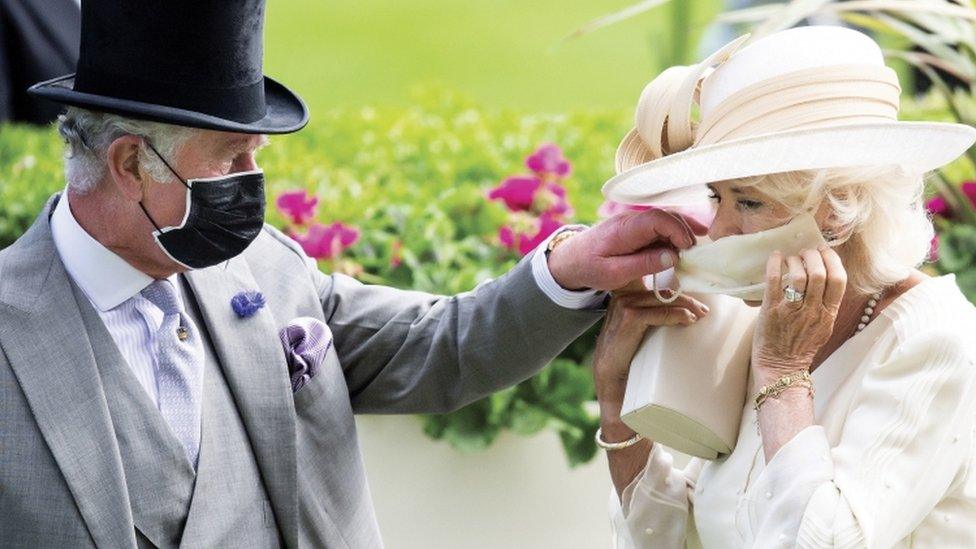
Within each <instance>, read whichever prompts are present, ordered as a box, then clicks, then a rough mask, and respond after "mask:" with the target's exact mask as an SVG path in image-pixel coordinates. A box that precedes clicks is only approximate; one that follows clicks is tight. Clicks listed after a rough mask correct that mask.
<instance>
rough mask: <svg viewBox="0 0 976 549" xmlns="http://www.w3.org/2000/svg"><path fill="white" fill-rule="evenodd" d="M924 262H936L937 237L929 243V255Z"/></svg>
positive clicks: (937, 254) (937, 250)
mask: <svg viewBox="0 0 976 549" xmlns="http://www.w3.org/2000/svg"><path fill="white" fill-rule="evenodd" d="M925 260H926V261H938V260H939V235H935V236H933V237H932V242H931V243H929V255H928V257H926V258H925Z"/></svg>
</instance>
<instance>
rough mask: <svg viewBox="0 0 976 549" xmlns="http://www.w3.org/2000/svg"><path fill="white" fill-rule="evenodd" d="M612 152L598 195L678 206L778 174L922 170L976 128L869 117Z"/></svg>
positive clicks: (974, 136)
mask: <svg viewBox="0 0 976 549" xmlns="http://www.w3.org/2000/svg"><path fill="white" fill-rule="evenodd" d="M632 134H634V132H631V134H628V137H626V138H624V141H623V142H622V143H621V148H620V149H619V150H618V156H617V166H618V169H621V171H620V173H618V174H617V175H616V176H614V177H613V178H611V179H610V180H609V181H607V182H606V183H605V184H604V185H603V195H604V197H606V198H608V199H610V200H613V201H615V202H620V203H624V204H656V205H662V204H669V205H670V204H674V205H682V204H685V203H686V202H687V200H688V198H689V197H695V196H705V194H704V193H705V192H706V191H705V190H704V187H703V186H704V185H705V184H706V183H714V182H718V181H724V180H729V179H740V178H746V177H753V176H760V175H767V174H773V173H780V172H791V171H802V170H814V169H828V168H853V167H862V166H894V165H900V166H903V167H905V168H907V169H911V170H913V171H918V172H928V171H930V170H934V169H937V168H940V167H942V166H944V165H946V164H948V163H949V162H952V161H953V160H955V159H956V158H957V157H959V156H960V155H961V154H963V153H965V152H966V150H967V149H969V148H970V147H971V146H972V145H973V143H974V141H976V129H974V128H972V127H970V126H967V125H965V124H955V123H949V122H920V121H919V122H902V121H892V122H876V123H861V124H848V125H840V126H830V127H820V128H802V129H795V130H788V131H781V132H775V133H770V134H762V135H755V136H750V137H744V138H740V139H734V140H731V141H726V142H721V143H715V144H711V145H705V146H701V147H691V148H689V149H686V150H684V151H681V152H677V153H674V154H671V155H668V156H664V157H661V158H657V159H653V160H651V159H650V158H651V157H652V156H653V155H649V154H647V153H645V152H642V151H641V150H640V147H636V146H634V143H633V142H634V139H635V138H634V137H633V135H632Z"/></svg>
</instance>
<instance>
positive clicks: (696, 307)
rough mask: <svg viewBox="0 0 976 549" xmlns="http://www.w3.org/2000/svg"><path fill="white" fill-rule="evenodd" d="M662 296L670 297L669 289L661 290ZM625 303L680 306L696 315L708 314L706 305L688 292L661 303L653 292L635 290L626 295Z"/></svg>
mask: <svg viewBox="0 0 976 549" xmlns="http://www.w3.org/2000/svg"><path fill="white" fill-rule="evenodd" d="M661 294H662V296H663V297H670V294H671V290H662V291H661ZM626 299H627V305H628V306H631V307H663V306H665V305H666V306H668V307H680V308H684V309H688V310H689V311H691V312H692V314H694V315H695V316H696V317H698V318H702V317H704V316H705V315H707V314H708V311H709V309H708V306H707V305H705V304H704V303H702V302H701V301H699V300H697V299H695V298H694V297H692V296H690V295H688V294H681V295H679V296H678V297H677V298H676V299H675V300H674V301H672V302H670V303H661V301H659V300H658V299H657V297H656V296H655V295H654V292H648V291H644V292H636V293H631V294H628V295H627V296H626Z"/></svg>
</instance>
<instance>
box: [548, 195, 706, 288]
mask: <svg viewBox="0 0 976 549" xmlns="http://www.w3.org/2000/svg"><path fill="white" fill-rule="evenodd" d="M707 230H708V228H707V227H705V226H703V225H701V224H700V223H698V222H696V221H694V220H693V219H691V218H686V217H681V216H679V215H677V214H673V213H670V212H667V211H664V210H659V209H654V210H647V211H643V212H625V213H622V214H619V215H615V216H613V217H611V218H609V219H606V220H604V221H602V222H601V223H600V224H598V225H596V226H594V227H592V228H590V229H587V230H585V231H583V232H582V233H580V234H578V235H576V236H574V237H572V238H570V239H568V240H567V241H566V242H563V243H560V244H559V245H558V246H556V247H555V248H554V249H553V250H552V252H551V253H550V254H549V271H550V272H551V273H552V277H553V278H554V279H555V280H556V282H557V283H558V284H559V285H560V286H562V287H563V288H566V289H569V290H578V289H583V288H592V289H595V290H616V289H618V288H621V287H623V286H625V285H627V283H629V282H631V281H633V280H636V279H639V278H641V277H642V276H644V275H648V274H651V273H658V272H661V271H664V270H667V269H669V268H671V267H673V266H674V264H675V262H676V261H677V258H678V255H677V250H683V249H686V248H690V247H691V246H694V245H695V234H704V233H705V232H706V231H707Z"/></svg>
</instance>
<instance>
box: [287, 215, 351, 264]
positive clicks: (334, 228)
mask: <svg viewBox="0 0 976 549" xmlns="http://www.w3.org/2000/svg"><path fill="white" fill-rule="evenodd" d="M291 237H292V238H294V239H295V241H296V242H298V244H299V245H301V247H302V249H303V250H305V253H307V254H308V256H309V257H312V258H315V259H333V258H335V257H338V255H339V254H341V253H342V252H343V251H345V250H347V249H349V248H350V247H351V246H352V245H353V244H355V243H356V241H357V240H359V230H358V229H356V228H355V227H349V226H346V225H343V224H342V223H333V224H332V225H323V224H321V223H313V224H312V225H311V226H310V227H309V228H308V232H306V233H305V234H300V233H294V232H293V233H291Z"/></svg>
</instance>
